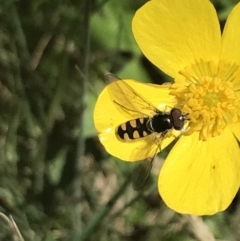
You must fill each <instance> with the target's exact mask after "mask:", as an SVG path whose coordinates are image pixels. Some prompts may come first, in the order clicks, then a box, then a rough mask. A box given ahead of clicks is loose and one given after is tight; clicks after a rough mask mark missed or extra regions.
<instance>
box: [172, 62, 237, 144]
mask: <svg viewBox="0 0 240 241" xmlns="http://www.w3.org/2000/svg"><path fill="white" fill-rule="evenodd" d="M239 80H240V68H239V66H236V65H229V64H226V63H220V64H219V65H214V64H213V62H203V61H202V62H200V63H197V64H195V65H192V66H190V67H187V68H185V69H184V70H182V71H180V72H179V76H178V77H177V78H176V79H175V83H174V84H173V85H172V87H171V89H172V91H171V94H172V95H175V96H176V97H177V99H178V105H179V106H180V107H181V109H182V110H183V112H185V113H189V117H190V119H191V121H190V123H189V129H188V131H187V132H186V134H191V133H193V132H194V131H197V132H199V138H200V139H201V140H207V139H209V138H211V137H215V136H217V135H219V134H221V133H222V131H223V130H224V128H225V127H226V126H227V124H228V123H232V122H236V121H240V100H239V97H240V94H239V92H238V91H239V90H240V86H239Z"/></svg>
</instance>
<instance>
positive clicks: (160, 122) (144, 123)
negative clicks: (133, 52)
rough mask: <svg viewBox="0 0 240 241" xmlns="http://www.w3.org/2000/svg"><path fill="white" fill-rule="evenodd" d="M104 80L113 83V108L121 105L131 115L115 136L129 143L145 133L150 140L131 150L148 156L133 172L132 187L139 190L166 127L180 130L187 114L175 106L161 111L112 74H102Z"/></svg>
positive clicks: (166, 129)
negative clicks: (104, 76) (169, 109)
mask: <svg viewBox="0 0 240 241" xmlns="http://www.w3.org/2000/svg"><path fill="white" fill-rule="evenodd" d="M106 79H107V80H108V81H111V82H114V83H112V84H111V86H110V90H109V92H110V94H111V95H112V97H113V100H114V103H115V104H116V107H117V108H121V110H123V111H125V112H126V113H127V114H128V115H130V116H132V118H133V119H132V120H129V121H127V122H125V123H122V124H121V125H119V126H118V127H117V129H116V135H117V136H118V138H120V139H121V140H122V141H126V142H129V141H134V140H136V139H139V138H144V137H147V136H148V137H150V136H151V137H152V138H151V139H150V140H151V142H149V143H147V147H146V145H144V147H141V146H139V148H137V149H135V150H134V151H133V152H138V154H140V153H143V156H148V158H146V159H145V160H142V161H140V162H139V164H138V165H137V166H136V168H135V169H134V171H133V179H132V181H133V188H134V190H139V189H141V188H142V187H143V185H144V184H145V182H146V180H147V178H148V176H149V174H150V172H151V169H152V166H153V162H154V159H155V157H156V155H157V153H158V152H159V151H161V142H162V140H163V139H164V138H165V137H166V135H167V134H168V132H169V130H171V129H175V130H181V129H182V128H183V126H184V121H185V120H188V115H187V114H182V112H181V110H179V109H177V108H173V109H171V111H170V112H162V111H160V110H158V109H157V108H156V107H155V106H154V105H153V104H151V103H150V102H149V101H147V100H146V99H145V98H144V97H143V96H141V95H140V94H139V93H138V92H136V91H135V90H134V89H133V88H132V87H131V86H130V85H128V84H127V83H126V82H125V81H123V80H121V79H119V78H118V77H116V76H115V75H113V74H106ZM133 155H134V153H133Z"/></svg>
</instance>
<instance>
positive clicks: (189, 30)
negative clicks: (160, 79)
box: [132, 0, 221, 77]
mask: <svg viewBox="0 0 240 241" xmlns="http://www.w3.org/2000/svg"><path fill="white" fill-rule="evenodd" d="M132 25H133V33H134V36H135V39H136V41H137V43H138V45H139V47H140V48H141V50H142V52H143V53H144V54H145V55H146V57H147V58H148V59H149V60H150V61H151V62H152V63H153V64H155V65H156V66H158V67H159V68H160V69H161V70H163V71H164V72H165V73H167V74H168V75H170V76H172V77H175V76H176V74H177V73H178V72H179V70H182V69H184V68H185V67H186V66H188V65H190V64H194V63H195V62H196V61H198V62H199V61H200V60H204V61H208V60H213V61H214V60H215V61H218V58H219V54H220V44H221V33H220V27H219V22H218V17H217V14H216V11H215V9H214V7H213V5H212V4H211V2H210V1H208V0H194V1H193V0H184V1H179V0H171V1H169V0H152V1H149V2H147V3H146V4H145V5H144V6H143V7H142V8H140V9H139V10H138V11H137V13H136V15H135V16H134V19H133V23H132Z"/></svg>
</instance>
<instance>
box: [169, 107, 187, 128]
mask: <svg viewBox="0 0 240 241" xmlns="http://www.w3.org/2000/svg"><path fill="white" fill-rule="evenodd" d="M171 116H172V120H173V127H174V129H175V130H177V131H179V130H181V129H182V128H183V125H184V118H183V115H182V112H181V110H179V109H177V108H173V109H172V110H171Z"/></svg>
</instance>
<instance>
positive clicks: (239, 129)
mask: <svg viewBox="0 0 240 241" xmlns="http://www.w3.org/2000/svg"><path fill="white" fill-rule="evenodd" d="M229 128H230V129H231V131H232V132H233V134H234V135H235V136H236V138H237V139H238V141H240V123H239V122H236V123H230V124H229Z"/></svg>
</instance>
